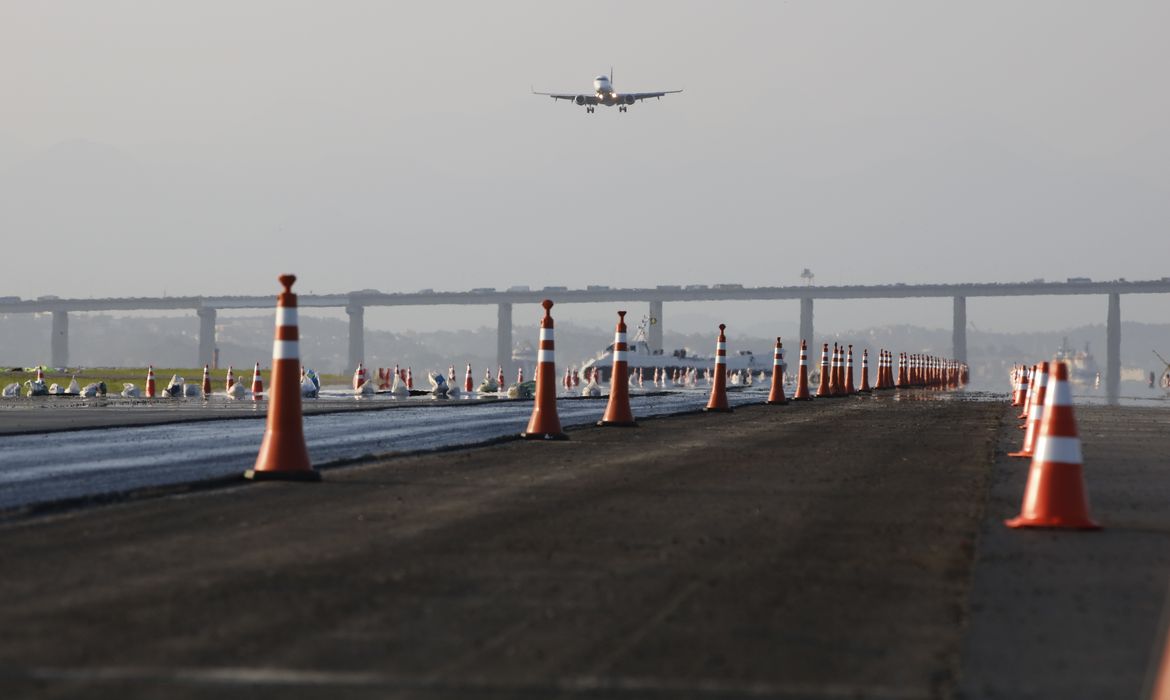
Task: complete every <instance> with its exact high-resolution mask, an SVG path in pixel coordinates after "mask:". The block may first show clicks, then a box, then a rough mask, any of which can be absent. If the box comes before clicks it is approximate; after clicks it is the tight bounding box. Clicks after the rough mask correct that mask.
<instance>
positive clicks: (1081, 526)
mask: <svg viewBox="0 0 1170 700" xmlns="http://www.w3.org/2000/svg"><path fill="white" fill-rule="evenodd" d="M1003 524H1004V525H1007V526H1008V527H1010V528H1015V529H1019V528H1022V527H1039V528H1048V529H1061V530H1100V529H1101V526H1100V525H1099V524H1097V523H1095V522H1093V521H1092V520H1090V519H1088V518H1056V517H1048V518H1025V517H1024V516H1022V515H1021V516H1019V517H1017V518H1012V519H1011V520H1005V521H1003Z"/></svg>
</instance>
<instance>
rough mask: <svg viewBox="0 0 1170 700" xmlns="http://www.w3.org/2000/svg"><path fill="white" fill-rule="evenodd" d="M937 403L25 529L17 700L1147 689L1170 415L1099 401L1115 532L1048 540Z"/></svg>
mask: <svg viewBox="0 0 1170 700" xmlns="http://www.w3.org/2000/svg"><path fill="white" fill-rule="evenodd" d="M926 397H929V398H926ZM920 398H921V400H918V399H920ZM939 398H940V397H939V396H938V395H926V394H911V395H909V396H901V397H899V398H898V399H895V397H893V396H888V395H887V396H882V397H880V398H865V399H845V400H827V401H826V400H822V401H815V402H812V403H810V404H792V405H789V406H784V407H771V406H746V407H741V408H740V409H738V410H737V411H736V412H735V413H733V414H727V415H710V414H691V415H683V416H675V417H669V418H658V419H651V420H645V421H643V424H642V426H641V427H639V428H636V429H632V430H631V429H599V428H582V429H576V430H572V431H571V437H572V439H571V440H570V441H568V442H553V443H534V442H522V441H515V442H507V443H502V444H496V445H492V446H486V447H479V448H474V449H461V450H455V451H450V452H443V453H431V454H422V455H402V456H394V457H389V458H384V459H380V460H376V461H372V462H369V463H363V464H361V465H357V466H350V467H346V468H341V469H331V470H328V471H326V473H325V480H324V481H323V482H322V483H320V484H287V483H263V484H247V485H238V486H234V485H233V486H225V487H222V488H217V489H213V490H205V491H200V492H195V493H187V494H176V495H167V496H163V497H158V498H149V499H145V500H134V501H129V502H124V503H119V504H115V505H107V506H102V507H94V508H86V509H79V510H73V511H67V512H59V513H55V514H50V515H41V516H37V517H24V518H17V519H10V520H9V521H8V522H6V523H3V524H0V571H3V572H4V576H3V577H0V629H4V630H6V633H5V634H4V635H0V697H4V698H8V697H76V696H86V697H111V698H155V697H167V698H216V699H217V700H218V699H222V698H224V697H248V698H282V699H283V698H339V697H345V698H349V697H355V698H385V697H395V698H493V699H494V698H516V697H532V698H550V697H631V698H632V697H639V698H641V697H655V698H658V697H660V698H692V697H693V698H756V697H769V698H936V697H942V698H945V697H955V696H956V695H958V696H961V697H967V698H982V697H1004V698H1009V697H1010V698H1017V697H1023V698H1028V697H1037V698H1042V697H1043V698H1046V697H1054V698H1055V697H1058V696H1059V697H1062V698H1069V697H1092V698H1109V697H1138V696H1139V692H1140V688H1141V683H1142V680H1143V677H1144V674H1145V673H1146V672H1147V671H1148V668H1149V660H1150V658H1151V656H1152V653H1153V651H1154V649H1153V647H1156V646H1157V644H1158V643H1157V642H1156V641H1155V639H1156V636H1157V634H1158V629H1157V627H1158V624H1157V618H1158V614H1159V611H1160V609H1161V605H1162V600H1163V597H1164V595H1165V592H1166V582H1167V577H1168V574H1170V556H1168V555H1167V552H1170V547H1168V546H1167V545H1170V542H1168V541H1167V539H1168V535H1170V518H1168V517H1167V516H1166V515H1165V514H1164V513H1165V503H1166V502H1167V496H1170V494H1168V493H1167V482H1166V476H1165V475H1166V467H1165V455H1166V454H1168V453H1170V431H1167V430H1165V428H1166V426H1167V424H1168V419H1170V412H1166V411H1158V410H1153V411H1151V410H1149V409H1121V410H1118V409H1109V408H1103V407H1102V408H1098V407H1091V408H1087V409H1078V420H1079V422H1080V425H1081V431H1082V437H1083V439H1084V443H1085V458H1086V467H1085V471H1086V478H1087V480H1088V485H1089V492H1090V498H1091V502H1092V507H1093V512H1094V515H1095V516H1096V517H1097V518H1098V519H1099V520H1100V521H1101V522H1102V523H1103V525H1104V526H1105V529H1104V530H1103V531H1101V532H1097V533H1079V532H1078V533H1071V532H1046V531H1039V532H1020V531H1012V530H1008V529H1007V528H1005V527H1003V526H1002V520H1003V519H1004V518H1007V517H1011V516H1013V515H1015V513H1016V512H1017V511H1018V509H1019V503H1020V499H1021V497H1022V493H1023V478H1024V475H1025V473H1026V471H1027V466H1026V462H1024V461H1022V460H1010V461H1008V460H1007V458H1004V457H1003V453H1004V452H1006V451H1008V450H1009V449H1014V448H1015V447H1016V446H1017V443H1018V441H1019V439H1020V433H1019V431H1017V430H1016V429H1015V421H1014V420H1008V416H1009V412H1008V411H1006V410H1005V409H1004V407H1003V405H1002V404H995V403H989V402H973V401H963V400H938V399H939Z"/></svg>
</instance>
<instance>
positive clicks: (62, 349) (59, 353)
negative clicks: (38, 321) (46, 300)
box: [49, 311, 69, 367]
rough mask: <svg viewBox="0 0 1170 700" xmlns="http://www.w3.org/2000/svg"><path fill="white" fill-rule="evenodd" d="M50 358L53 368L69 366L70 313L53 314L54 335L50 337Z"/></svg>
mask: <svg viewBox="0 0 1170 700" xmlns="http://www.w3.org/2000/svg"><path fill="white" fill-rule="evenodd" d="M49 357H50V360H49V362H50V364H51V365H52V366H53V367H68V366H69V312H68V311H54V312H53V334H52V335H51V336H49Z"/></svg>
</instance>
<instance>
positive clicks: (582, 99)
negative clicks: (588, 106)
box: [575, 95, 585, 105]
mask: <svg viewBox="0 0 1170 700" xmlns="http://www.w3.org/2000/svg"><path fill="white" fill-rule="evenodd" d="M575 101H576V103H577V104H578V105H583V104H585V96H584V95H577V99H576V100H575Z"/></svg>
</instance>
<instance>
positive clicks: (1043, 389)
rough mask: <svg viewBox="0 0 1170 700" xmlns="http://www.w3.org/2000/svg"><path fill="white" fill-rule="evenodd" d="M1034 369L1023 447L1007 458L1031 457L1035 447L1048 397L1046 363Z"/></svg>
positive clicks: (1010, 453) (1009, 454)
mask: <svg viewBox="0 0 1170 700" xmlns="http://www.w3.org/2000/svg"><path fill="white" fill-rule="evenodd" d="M1036 367H1037V369H1036V372H1035V377H1034V379H1033V381H1032V401H1031V407H1030V408H1029V409H1028V424H1027V426H1026V427H1025V429H1024V445H1023V447H1021V448H1020V451H1019V452H1009V453H1008V456H1009V457H1031V456H1032V453H1033V451H1034V448H1035V446H1036V437H1037V434H1038V433H1039V431H1040V421H1041V419H1042V418H1043V416H1044V402H1045V400H1046V399H1047V395H1048V363H1047V362H1041V363H1040V364H1038V365H1036Z"/></svg>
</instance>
